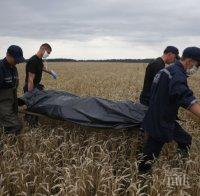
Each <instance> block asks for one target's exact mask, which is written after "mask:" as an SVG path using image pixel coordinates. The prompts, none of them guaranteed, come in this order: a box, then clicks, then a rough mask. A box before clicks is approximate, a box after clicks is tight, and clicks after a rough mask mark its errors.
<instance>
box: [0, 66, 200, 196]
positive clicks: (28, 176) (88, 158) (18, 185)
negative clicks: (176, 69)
mask: <svg viewBox="0 0 200 196" xmlns="http://www.w3.org/2000/svg"><path fill="white" fill-rule="evenodd" d="M50 67H51V68H53V69H55V70H56V71H57V72H58V74H59V78H58V80H57V81H54V80H51V78H50V77H49V76H48V75H45V77H44V81H43V83H44V84H45V85H46V88H47V89H61V90H65V91H69V92H71V93H75V94H78V95H81V96H87V95H89V96H99V97H104V98H108V99H115V100H124V99H131V100H137V99H138V96H139V93H140V90H141V87H142V83H143V77H144V70H145V67H146V65H143V64H137V65H136V64H123V63H56V64H55V65H53V64H50ZM19 72H20V77H21V81H20V88H19V94H20V93H21V92H22V85H23V81H24V74H23V72H24V65H20V67H19ZM199 80H200V77H199V74H197V75H195V76H194V77H193V78H192V79H190V85H191V86H192V87H193V89H194V92H195V94H196V95H197V97H200V88H199ZM180 116H181V118H183V119H184V120H186V119H187V122H183V123H182V125H183V127H184V128H185V129H186V130H188V131H189V132H190V133H191V135H192V136H193V144H192V148H191V151H190V158H189V159H187V160H186V162H185V163H183V161H182V160H180V158H179V157H177V156H176V153H175V152H176V144H175V143H170V144H167V145H166V146H165V147H164V149H163V151H162V154H161V157H160V159H159V161H158V162H157V163H156V164H155V167H154V172H153V174H152V176H146V179H147V182H146V183H143V182H142V180H141V179H142V177H141V176H138V174H137V164H138V162H137V159H136V147H137V145H138V136H137V130H132V131H126V130H121V131H116V130H95V129H86V128H84V127H79V126H76V125H72V124H65V125H63V124H61V123H59V122H57V124H56V123H55V122H54V121H52V122H51V123H50V125H48V126H47V123H45V122H44V124H43V126H42V127H40V128H34V129H30V128H29V127H25V128H24V132H23V134H21V135H20V136H18V137H17V138H15V137H13V136H5V135H1V141H3V142H4V148H3V150H2V151H1V153H0V195H69V196H75V195H78V196H90V195H91V196H93V195H97V196H101V195H103V196H104V195H107V196H111V195H127V194H128V192H129V195H144V194H142V191H141V190H142V189H145V186H147V189H148V190H147V192H148V194H149V195H194V196H198V195H200V178H199V174H200V155H199V150H200V133H199V131H200V126H199V123H198V122H195V121H194V119H193V118H190V115H188V114H187V113H185V112H184V111H181V113H180ZM42 122H43V121H42ZM174 175H177V176H178V178H175V179H174ZM179 177H180V178H179ZM176 179H178V180H179V181H178V184H176V182H175V181H174V180H176ZM184 179H185V181H184ZM181 180H182V182H180V181H181Z"/></svg>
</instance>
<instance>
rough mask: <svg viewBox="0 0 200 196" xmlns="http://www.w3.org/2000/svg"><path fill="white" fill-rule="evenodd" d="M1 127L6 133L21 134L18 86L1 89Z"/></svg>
mask: <svg viewBox="0 0 200 196" xmlns="http://www.w3.org/2000/svg"><path fill="white" fill-rule="evenodd" d="M0 127H3V129H4V133H6V134H13V133H14V134H19V133H20V131H21V129H22V125H21V123H20V122H19V119H18V103H17V90H16V88H9V89H0Z"/></svg>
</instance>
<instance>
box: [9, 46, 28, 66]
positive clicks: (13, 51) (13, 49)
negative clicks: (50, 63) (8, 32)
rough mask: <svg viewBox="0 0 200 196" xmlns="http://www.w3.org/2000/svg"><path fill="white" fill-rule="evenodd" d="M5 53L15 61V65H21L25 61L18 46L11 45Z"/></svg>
mask: <svg viewBox="0 0 200 196" xmlns="http://www.w3.org/2000/svg"><path fill="white" fill-rule="evenodd" d="M7 53H8V54H10V55H11V56H12V57H13V58H14V59H15V61H16V63H22V62H24V61H25V58H24V57H23V51H22V49H21V48H20V47H19V46H16V45H11V46H10V47H9V48H8V50H7Z"/></svg>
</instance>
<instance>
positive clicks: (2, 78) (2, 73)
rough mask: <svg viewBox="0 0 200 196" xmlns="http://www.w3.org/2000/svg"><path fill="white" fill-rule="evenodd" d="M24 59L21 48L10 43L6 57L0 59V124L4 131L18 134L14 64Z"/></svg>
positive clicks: (15, 69)
mask: <svg viewBox="0 0 200 196" xmlns="http://www.w3.org/2000/svg"><path fill="white" fill-rule="evenodd" d="M24 60H25V59H24V57H23V52H22V49H21V48H20V47H19V46H15V45H12V46H10V47H9V48H8V50H7V54H6V57H5V58H4V59H3V60H1V61H0V126H1V127H3V128H4V132H5V133H15V134H18V133H19V132H20V130H21V128H22V126H21V124H20V123H19V121H18V117H17V112H18V110H17V109H18V105H17V87H18V72H17V68H16V64H18V63H22V62H23V61H24Z"/></svg>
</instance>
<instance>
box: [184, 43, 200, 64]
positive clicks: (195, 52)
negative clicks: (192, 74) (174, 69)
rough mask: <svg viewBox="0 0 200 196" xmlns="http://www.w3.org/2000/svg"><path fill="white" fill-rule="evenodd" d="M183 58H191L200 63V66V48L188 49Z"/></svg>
mask: <svg viewBox="0 0 200 196" xmlns="http://www.w3.org/2000/svg"><path fill="white" fill-rule="evenodd" d="M183 57H185V58H191V59H193V60H195V61H198V62H199V66H200V48H198V47H195V46H194V47H188V48H186V49H185V50H184V51H183Z"/></svg>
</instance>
